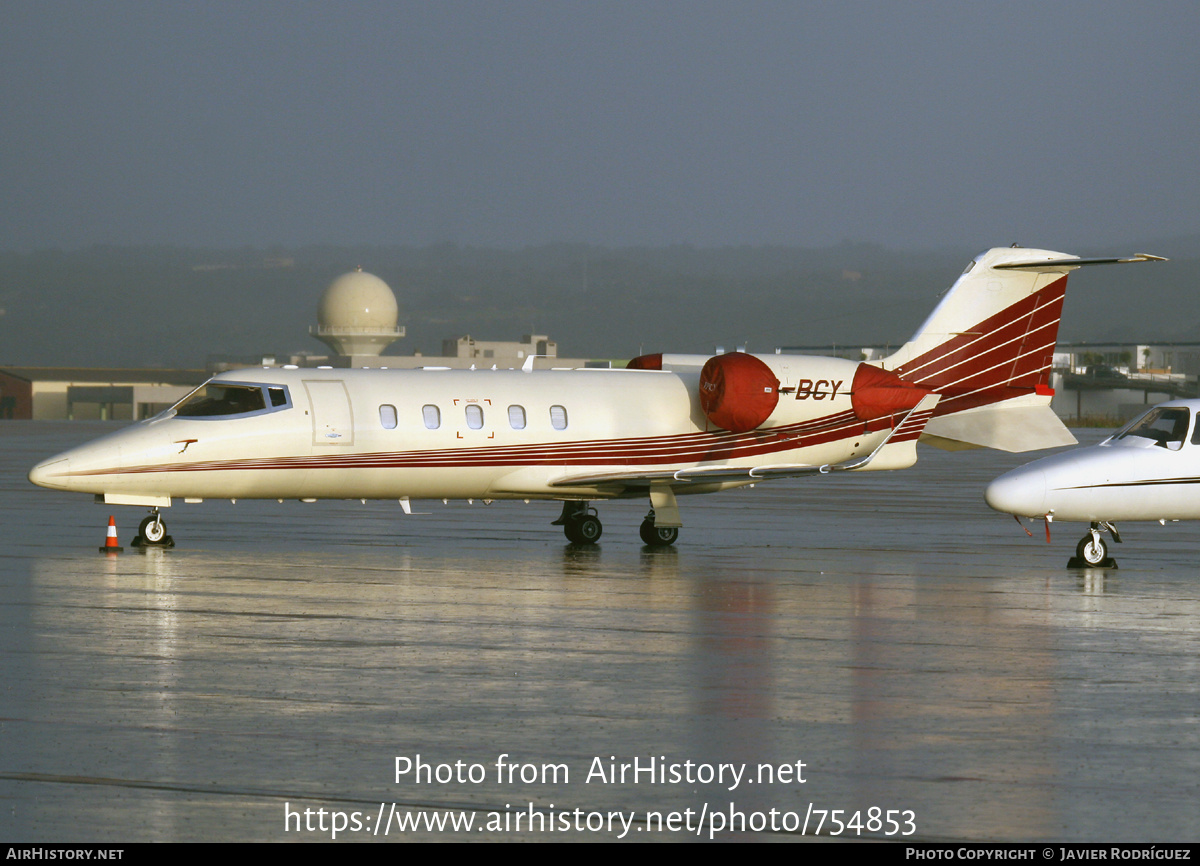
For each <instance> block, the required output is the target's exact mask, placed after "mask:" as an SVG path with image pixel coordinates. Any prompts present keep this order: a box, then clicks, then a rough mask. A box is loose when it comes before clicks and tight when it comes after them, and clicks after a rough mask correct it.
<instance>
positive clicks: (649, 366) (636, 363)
mask: <svg viewBox="0 0 1200 866" xmlns="http://www.w3.org/2000/svg"><path fill="white" fill-rule="evenodd" d="M625 368H626V369H627V370H661V369H662V352H655V353H654V354H653V355H638V356H637V357H636V358H634V359H633V360H632V361H630V362H629V363H628V364H626V365H625Z"/></svg>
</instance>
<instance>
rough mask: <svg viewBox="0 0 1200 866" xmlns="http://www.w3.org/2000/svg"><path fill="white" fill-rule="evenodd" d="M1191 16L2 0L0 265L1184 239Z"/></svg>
mask: <svg viewBox="0 0 1200 866" xmlns="http://www.w3.org/2000/svg"><path fill="white" fill-rule="evenodd" d="M1198 39H1200V3H1196V2H1194V0H1180V2H1155V0H1138V2H1109V0H1086V2H1077V0H1063V2H1053V0H1040V2H1031V3H1025V2H987V0H981V2H969V0H956V2H944V3H943V2H920V0H914V2H899V0H890V2H874V0H864V2H855V0H838V2H832V0H829V2H802V0H793V2H756V0H737V2H709V0H686V2H682V0H681V2H648V0H625V2H605V0H582V2H527V0H507V2H499V0H492V2H464V0H434V2H403V0H387V2H383V0H355V2H349V0H340V2H321V0H314V2H291V0H289V2H280V0H255V2H242V0H237V2H217V0H204V2H200V0H192V2H186V3H175V2H166V0H162V2H157V0H155V2H128V0H108V2H93V0H86V2H66V0H32V2H26V0H0V124H2V127H0V129H2V131H3V138H2V142H3V145H2V148H0V249H5V250H15V251H29V250H35V249H43V248H49V247H63V248H68V249H70V248H76V247H81V246H87V245H91V244H94V243H101V244H117V245H132V244H174V245H182V246H222V247H239V246H246V245H249V246H269V245H274V244H283V245H289V246H291V245H304V244H310V243H331V244H355V245H357V244H416V245H424V244H429V243H433V242H441V241H454V242H458V243H461V244H469V245H485V246H500V247H520V246H525V245H531V244H542V243H547V242H553V241H580V242H586V243H593V244H602V245H615V246H625V245H652V246H658V245H664V244H673V243H687V244H694V245H698V246H721V245H730V244H733V245H741V244H750V245H760V244H793V245H800V246H823V245H828V244H835V243H838V242H840V241H843V240H851V241H868V242H876V243H881V244H885V245H887V246H891V247H896V248H904V247H909V246H915V247H931V246H936V247H948V246H963V247H965V248H967V250H968V251H969V252H973V251H975V250H976V249H977V248H984V247H987V246H993V245H1000V244H1007V243H1009V242H1011V241H1014V240H1017V241H1020V242H1021V243H1024V244H1026V245H1031V246H1033V245H1036V246H1050V247H1054V246H1059V247H1063V246H1067V247H1070V246H1073V245H1074V246H1079V245H1085V246H1090V245H1093V244H1102V243H1111V242H1120V241H1123V240H1134V239H1142V238H1149V237H1164V236H1176V235H1185V234H1194V233H1197V232H1200V207H1198V204H1200V159H1198V156H1200V146H1198V143H1200V129H1198V126H1200V105H1198V101H1200V99H1198V97H1197V91H1198V90H1200V49H1198V47H1197V41H1198Z"/></svg>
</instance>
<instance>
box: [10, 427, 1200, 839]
mask: <svg viewBox="0 0 1200 866" xmlns="http://www.w3.org/2000/svg"><path fill="white" fill-rule="evenodd" d="M106 429H110V428H108V427H107V426H106V425H103V424H84V423H76V424H70V423H59V424H54V423H38V422H5V423H2V424H0V520H3V527H4V528H3V530H2V532H0V540H2V547H0V657H2V659H3V687H2V689H0V838H3V839H6V840H9V841H13V842H17V841H93V842H106V841H111V842H115V843H129V842H138V841H157V840H164V841H168V840H169V841H193V840H203V841H289V840H297V841H298V840H303V841H317V840H329V839H331V838H333V837H334V835H335V832H334V831H335V830H336V836H337V839H338V841H343V840H345V841H350V840H355V841H366V840H377V841H383V840H384V839H391V840H397V839H413V838H417V839H422V840H431V839H447V840H449V839H455V840H462V839H470V840H479V841H495V840H513V839H522V840H534V841H550V840H554V841H561V840H564V839H571V840H576V839H584V840H612V839H618V838H625V839H635V840H637V841H651V840H663V841H673V840H689V839H697V838H699V839H708V838H710V837H715V838H717V839H724V840H729V839H742V838H754V839H781V840H799V839H801V838H817V837H816V835H815V834H816V832H817V830H818V826H817V825H818V822H820V837H819V838H826V839H828V838H831V837H830V835H829V834H830V833H831V831H834V830H837V828H838V824H839V823H840V824H841V825H842V827H843V830H842V832H841V833H840V835H839V836H838V838H843V839H846V838H850V839H854V838H871V839H886V838H891V839H901V840H923V841H959V840H962V841H1003V840H1014V841H1015V840H1019V841H1049V840H1055V841H1095V842H1120V841H1156V842H1164V841H1175V842H1182V841H1190V842H1195V841H1197V840H1200V809H1198V808H1197V802H1198V801H1200V798H1198V795H1200V720H1198V712H1200V526H1196V525H1190V524H1175V525H1170V524H1169V525H1168V526H1167V527H1160V526H1159V525H1158V524H1129V525H1127V526H1122V527H1121V529H1122V534H1123V537H1124V539H1125V543H1124V544H1123V545H1119V546H1117V547H1116V548H1115V550H1114V554H1115V556H1116V557H1117V560H1118V562H1119V564H1120V568H1119V569H1118V570H1116V571H1107V572H1104V571H1081V570H1068V569H1066V568H1065V567H1064V566H1065V564H1066V561H1067V559H1068V557H1069V556H1070V555H1071V554H1072V553H1073V551H1074V547H1075V542H1076V541H1077V539H1078V537H1079V536H1080V535H1081V534H1082V528H1081V527H1080V526H1077V525H1061V524H1060V525H1055V526H1054V527H1053V535H1054V542H1053V544H1052V545H1050V546H1047V545H1046V543H1045V539H1044V535H1043V532H1042V527H1041V526H1040V525H1039V526H1034V527H1031V529H1033V531H1034V533H1035V537H1034V538H1032V539H1031V538H1028V537H1027V536H1026V535H1025V533H1024V532H1022V531H1021V530H1020V529H1019V528H1018V526H1017V525H1016V523H1015V522H1014V521H1013V520H1012V519H1011V518H1008V517H1004V516H1001V515H997V514H995V513H994V512H991V511H990V510H989V509H988V508H987V506H986V505H985V504H984V503H983V501H982V490H983V486H984V484H985V483H986V481H988V480H990V479H991V478H992V477H994V476H995V475H997V474H999V473H1000V472H1002V471H1004V470H1006V469H1008V468H1011V467H1012V466H1015V465H1017V464H1019V463H1022V462H1025V461H1026V460H1027V459H1030V458H1029V456H1026V457H1021V456H1020V455H1002V454H996V453H992V452H984V451H977V452H967V453H959V454H945V453H943V452H939V451H936V450H934V449H927V448H922V450H921V455H922V456H921V462H920V463H918V465H917V466H916V467H914V468H913V469H911V470H907V471H904V472H898V473H862V474H857V475H854V476H846V475H842V476H838V477H828V478H817V479H807V480H802V481H789V482H782V483H778V484H776V485H774V486H772V485H770V484H767V485H760V486H759V487H757V488H755V489H752V490H745V491H736V492H731V493H726V494H719V495H715V496H703V497H689V498H687V499H682V500H681V506H682V508H683V516H684V522H685V524H686V525H685V528H684V530H683V531H682V533H681V537H680V541H679V544H678V546H677V547H675V548H673V549H665V550H650V549H648V548H644V547H643V546H642V545H641V542H640V541H639V540H638V538H637V526H638V523H639V522H640V520H641V518H642V515H643V513H644V511H645V505H644V504H643V503H640V502H627V503H610V504H603V503H602V504H600V505H599V509H600V516H601V518H602V519H603V521H604V528H605V531H604V536H603V538H602V539H601V543H600V544H599V545H598V546H596V547H594V548H590V549H589V548H577V547H572V546H570V545H568V544H567V543H566V541H565V539H564V538H563V536H562V535H561V533H560V531H559V530H558V529H557V528H556V527H552V526H550V525H549V523H550V521H551V520H553V519H554V518H555V517H556V516H557V508H556V507H555V506H553V505H551V504H546V503H542V504H537V503H535V504H532V505H524V504H520V503H496V504H493V505H492V506H490V507H485V506H484V505H483V504H482V503H478V502H477V503H475V504H474V505H473V506H468V505H467V504H465V503H451V504H450V505H449V506H445V505H442V504H441V503H440V502H437V503H429V504H427V506H426V504H424V503H422V505H421V506H420V507H418V508H417V509H416V510H419V511H428V512H430V514H428V515H425V516H411V517H406V516H405V515H404V514H403V513H402V512H401V510H400V508H399V506H398V505H396V504H394V503H367V504H366V505H363V504H360V503H358V502H333V503H326V502H322V503H314V504H304V503H299V502H286V503H282V504H278V503H275V502H269V503H255V502H238V503H237V504H236V505H234V504H230V503H228V502H223V503H222V502H215V503H211V502H210V503H205V504H203V505H179V506H177V507H174V508H172V509H170V510H169V511H168V512H166V514H167V517H168V523H169V528H170V532H171V534H172V535H173V536H174V538H175V540H176V542H177V543H178V547H176V548H175V549H174V550H167V551H163V550H153V551H149V552H146V553H141V552H136V551H134V550H132V549H131V548H130V547H129V541H130V540H131V539H132V535H133V534H134V532H135V530H136V527H137V522H138V521H139V520H140V519H141V517H142V516H143V515H144V510H143V509H137V508H119V507H117V508H113V507H105V506H99V505H95V504H93V503H92V502H91V501H90V499H89V498H88V497H85V496H78V495H70V494H60V493H54V492H51V491H46V490H40V489H37V488H34V487H32V486H31V485H29V484H28V482H27V481H26V480H25V473H26V471H27V470H28V468H29V466H30V465H32V464H33V463H34V462H35V461H36V460H38V459H41V458H43V457H46V456H48V455H50V454H52V453H56V452H58V451H60V450H63V449H64V448H66V447H69V446H70V445H72V444H75V443H76V442H79V441H82V440H84V439H87V438H91V437H92V436H94V435H97V434H98V433H99V432H100V431H102V430H106ZM1090 438H1091V439H1095V438H1096V436H1095V435H1094V434H1092V435H1091V436H1090ZM110 513H113V514H115V515H116V517H117V521H118V530H119V533H120V540H121V542H122V543H123V544H125V545H126V552H125V553H124V554H122V555H120V556H117V557H106V556H102V555H100V554H99V553H98V552H97V547H98V546H99V545H100V544H102V543H103V539H104V527H105V524H106V523H107V518H108V515H109V514H110ZM398 759H399V760H398ZM635 762H636V767H634V766H632V765H634V764H635ZM800 764H802V765H803V766H799V765H800ZM622 765H631V766H629V767H627V768H626V771H625V778H624V781H622V780H621V768H622ZM398 768H399V769H400V770H403V771H404V772H401V773H399V775H398V774H397V770H398ZM635 769H637V770H639V771H640V772H638V773H636V774H635V773H634V770H635ZM739 772H740V775H739ZM801 780H802V781H801ZM834 810H842V811H841V812H840V813H835V812H834ZM468 820H469V821H471V825H470V829H465V828H464V827H463V826H462V824H461V822H466V821H468ZM438 821H445V822H447V826H446V828H445V829H438V826H437V822H438ZM453 821H458V822H460V826H459V829H458V830H457V831H455V830H454V829H452V828H451V827H450V824H449V822H453ZM405 822H410V823H408V825H407V826H408V830H407V831H405V830H402V829H401V827H402V826H403V825H404V824H405ZM412 822H415V823H412ZM739 822H740V823H739ZM855 825H857V826H855ZM730 826H732V827H733V830H734V832H730ZM742 827H745V828H746V832H745V833H743V832H742V830H741V828H742ZM773 828H774V829H773ZM754 831H759V832H754Z"/></svg>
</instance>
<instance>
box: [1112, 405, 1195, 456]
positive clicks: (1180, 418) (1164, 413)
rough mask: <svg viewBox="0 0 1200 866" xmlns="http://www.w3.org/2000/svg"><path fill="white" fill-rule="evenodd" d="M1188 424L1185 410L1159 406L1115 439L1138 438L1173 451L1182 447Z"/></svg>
mask: <svg viewBox="0 0 1200 866" xmlns="http://www.w3.org/2000/svg"><path fill="white" fill-rule="evenodd" d="M1190 422H1191V414H1190V413H1189V412H1188V410H1187V409H1184V408H1182V407H1179V406H1171V407H1163V406H1160V407H1158V408H1157V409H1151V410H1150V411H1149V412H1147V413H1146V414H1145V415H1143V416H1142V417H1141V418H1140V419H1138V420H1137V421H1134V422H1133V423H1132V424H1130V425H1129V426H1128V427H1126V428H1125V430H1124V431H1123V432H1121V433H1118V434H1117V438H1118V439H1125V438H1127V437H1129V436H1140V437H1142V438H1143V439H1150V440H1152V441H1153V442H1154V443H1155V444H1156V445H1161V446H1162V447H1163V448H1169V449H1171V450H1172V451H1175V450H1177V449H1179V448H1180V447H1181V446H1182V445H1183V440H1184V439H1185V438H1186V437H1187V432H1188V425H1189V423H1190Z"/></svg>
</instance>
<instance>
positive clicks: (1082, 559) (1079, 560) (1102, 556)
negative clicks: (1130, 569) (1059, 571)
mask: <svg viewBox="0 0 1200 866" xmlns="http://www.w3.org/2000/svg"><path fill="white" fill-rule="evenodd" d="M1101 532H1111V533H1112V537H1113V541H1115V542H1117V543H1118V544H1120V543H1121V534H1120V533H1119V532H1117V528H1116V527H1115V526H1113V525H1112V524H1111V523H1109V522H1108V521H1107V520H1095V521H1092V525H1091V528H1090V529H1088V533H1087V535H1085V536H1084V537H1083V538H1081V539H1079V544H1078V545H1077V546H1076V547H1075V555H1074V556H1073V557H1071V559H1070V560H1068V562H1067V568H1116V567H1117V561H1116V560H1115V559H1113V558H1112V557H1110V556H1109V555H1108V544H1107V543H1105V541H1104V539H1103V538H1101V537H1100V533H1101Z"/></svg>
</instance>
